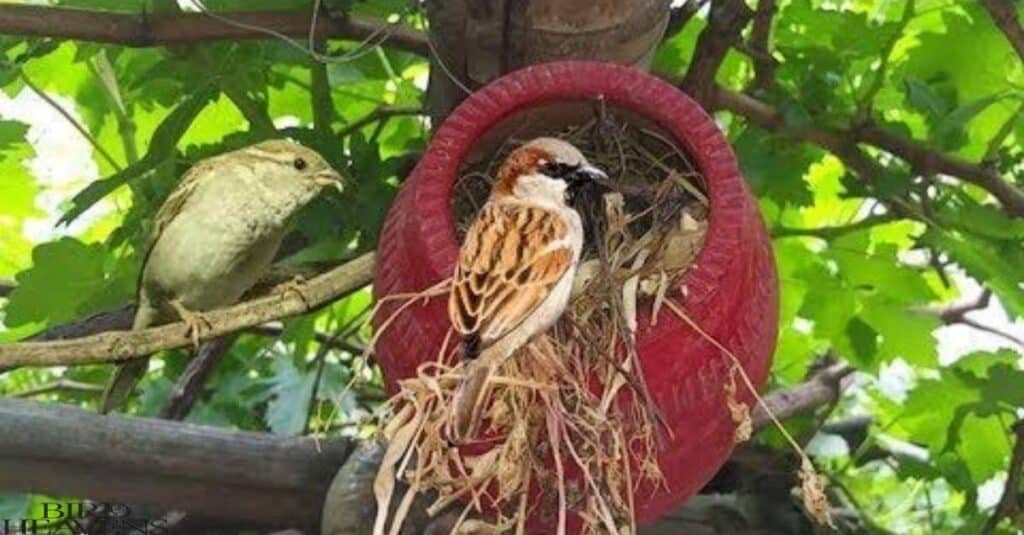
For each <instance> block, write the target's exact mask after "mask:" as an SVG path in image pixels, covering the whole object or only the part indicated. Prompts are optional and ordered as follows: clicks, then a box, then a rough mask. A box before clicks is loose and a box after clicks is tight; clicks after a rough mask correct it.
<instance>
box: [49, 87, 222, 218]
mask: <svg viewBox="0 0 1024 535" xmlns="http://www.w3.org/2000/svg"><path fill="white" fill-rule="evenodd" d="M218 93H219V90H218V89H217V88H216V87H214V86H213V85H210V84H206V85H203V86H201V87H200V89H198V90H197V91H196V92H195V93H193V94H192V95H191V96H190V97H188V98H187V99H185V101H183V102H182V103H181V104H179V105H178V107H177V108H175V109H174V111H172V112H171V113H170V114H169V115H168V116H167V117H165V118H164V120H163V121H162V122H161V123H160V126H158V127H157V128H156V130H155V131H154V132H153V137H152V139H150V142H149V148H148V149H147V151H146V154H145V155H144V156H143V157H142V158H140V159H139V161H138V162H135V163H134V164H132V165H129V166H128V167H126V168H124V169H122V170H121V171H118V172H117V173H114V174H113V175H111V176H108V177H106V178H103V179H100V180H96V181H95V182H93V183H92V184H89V185H88V186H87V187H86V188H85V189H83V190H82V191H80V192H78V193H77V194H76V195H75V196H74V197H73V198H72V199H71V207H70V208H68V210H67V211H65V212H64V215H63V216H62V217H61V219H60V223H62V224H69V223H71V222H72V221H74V220H75V219H77V218H78V216H80V215H82V214H83V213H84V212H85V211H86V210H88V209H89V208H90V207H92V205H94V204H96V203H97V202H99V201H100V199H102V198H104V197H106V196H107V195H109V194H110V193H111V192H113V191H114V190H116V189H117V188H119V187H121V186H122V185H124V184H126V183H128V182H129V181H131V180H134V179H136V178H139V177H140V176H143V175H145V174H146V173H148V172H149V171H151V170H152V169H153V168H154V167H156V166H157V165H158V164H159V163H160V162H162V161H164V160H166V159H168V158H170V157H171V155H173V154H174V148H175V146H177V144H178V141H179V140H181V137H182V136H184V135H185V132H186V131H187V130H188V128H189V126H191V124H192V121H193V120H195V118H196V116H197V115H199V112H201V111H202V110H203V108H205V107H206V105H207V103H208V102H209V101H210V100H211V99H212V98H214V97H215V96H216V95H217V94H218Z"/></svg>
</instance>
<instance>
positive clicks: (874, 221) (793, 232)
mask: <svg viewBox="0 0 1024 535" xmlns="http://www.w3.org/2000/svg"><path fill="white" fill-rule="evenodd" d="M898 219H900V217H899V216H897V215H896V214H894V213H892V212H886V213H884V214H875V215H869V216H867V217H865V218H864V219H861V220H860V221H855V222H853V223H848V224H846V225H835V226H831V227H815V228H795V227H775V228H774V229H772V238H789V237H792V236H811V237H815V238H821V239H823V240H834V239H835V238H838V237H839V236H842V235H844V234H848V233H850V232H856V231H858V230H863V229H866V228H871V227H874V226H877V225H884V224H886V223H890V222H892V221H896V220H898Z"/></svg>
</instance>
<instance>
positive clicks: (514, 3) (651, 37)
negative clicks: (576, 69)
mask: <svg viewBox="0 0 1024 535" xmlns="http://www.w3.org/2000/svg"><path fill="white" fill-rule="evenodd" d="M427 17H428V18H429V20H430V42H431V46H432V47H433V49H434V54H432V56H431V69H430V88H429V91H428V96H427V99H428V107H429V109H430V115H431V118H432V119H433V120H434V124H435V125H436V124H440V121H441V120H442V119H444V117H446V116H447V115H448V113H449V112H450V111H451V110H452V109H453V108H454V107H455V106H456V105H458V104H459V102H461V101H462V99H464V98H465V97H466V96H467V90H472V89H475V88H477V87H479V86H480V85H482V84H485V83H487V82H489V81H490V80H492V79H494V78H496V77H498V76H500V75H502V74H504V73H506V72H509V71H511V70H515V69H517V68H520V67H525V66H527V65H532V64H536V63H542V62H545V61H554V60H559V59H594V60H601V61H611V62H615V63H621V64H625V65H633V66H636V67H638V68H641V69H644V70H647V69H648V68H649V67H650V63H651V59H652V58H653V57H654V50H655V49H656V48H657V46H658V44H659V43H660V42H661V39H662V36H663V34H664V32H665V27H666V25H667V24H668V19H669V2H668V1H667V0H631V1H628V2H626V1H623V0H534V1H532V2H530V1H525V0H482V1H481V0H445V1H441V0H432V1H428V2H427Z"/></svg>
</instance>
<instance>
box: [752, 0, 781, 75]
mask: <svg viewBox="0 0 1024 535" xmlns="http://www.w3.org/2000/svg"><path fill="white" fill-rule="evenodd" d="M774 16H775V0H761V1H760V2H758V3H757V10H756V11H755V12H754V23H753V27H752V28H751V31H750V48H751V49H753V50H754V51H756V54H755V55H753V56H752V59H753V61H754V82H753V86H754V88H756V89H759V90H761V91H768V89H769V88H770V87H771V85H772V84H773V83H774V82H775V67H776V62H775V58H773V57H772V51H771V40H772V18H773V17H774Z"/></svg>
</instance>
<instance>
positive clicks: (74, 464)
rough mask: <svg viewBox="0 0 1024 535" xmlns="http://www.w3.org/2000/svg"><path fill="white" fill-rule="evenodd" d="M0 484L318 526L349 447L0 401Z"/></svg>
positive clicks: (249, 520) (249, 521)
mask: <svg viewBox="0 0 1024 535" xmlns="http://www.w3.org/2000/svg"><path fill="white" fill-rule="evenodd" d="M0 428H3V429H5V430H15V429H16V430H18V431H17V432H4V433H0V489H4V490H6V491H15V492H34V493H41V494H48V495H51V496H81V497H88V498H92V499H96V500H101V501H110V502H113V503H128V504H141V505H151V506H155V507H159V508H160V509H162V510H169V509H176V510H184V511H188V512H189V513H194V514H198V515H202V516H208V517H212V518H217V519H224V520H230V521H235V522H238V523H242V524H245V525H249V526H251V525H253V524H256V525H264V526H275V527H295V528H300V529H303V530H304V531H308V532H311V533H312V532H315V531H317V529H318V528H319V524H320V520H319V519H320V513H321V506H322V504H323V498H324V495H325V494H326V492H327V488H328V486H329V484H330V481H331V478H332V477H333V476H334V474H335V472H337V471H338V468H339V467H340V466H341V465H342V464H343V463H344V462H345V460H346V459H347V458H348V456H349V453H350V452H351V451H352V443H351V442H350V441H349V440H347V439H344V438H334V439H331V440H327V441H320V442H316V441H315V440H313V439H312V438H308V437H302V438H285V437H279V436H274V435H269V434H260V433H249V432H241V431H229V430H224V429H217V428H212V427H203V426H198V425H191V424H183V423H180V422H170V421H165V420H152V419H143V418H133V417H125V416H115V415H106V416H104V415H100V414H96V413H93V412H89V411H86V410H82V409H79V408H77V407H70V406H64V405H59V404H53V403H47V404H43V403H35V402H30V401H24V400H14V399H2V398H0Z"/></svg>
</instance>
